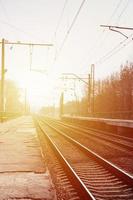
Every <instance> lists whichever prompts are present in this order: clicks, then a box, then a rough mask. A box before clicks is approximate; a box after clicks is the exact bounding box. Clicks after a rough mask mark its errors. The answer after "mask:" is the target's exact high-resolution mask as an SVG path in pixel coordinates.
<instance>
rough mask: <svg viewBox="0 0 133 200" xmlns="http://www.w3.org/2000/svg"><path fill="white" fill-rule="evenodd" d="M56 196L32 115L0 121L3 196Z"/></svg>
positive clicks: (6, 198) (47, 198) (42, 198)
mask: <svg viewBox="0 0 133 200" xmlns="http://www.w3.org/2000/svg"><path fill="white" fill-rule="evenodd" d="M10 199H14V200H15V199H21V200H22V199H34V200H35V199H37V200H39V199H40V200H54V199H56V195H55V190H54V187H53V185H52V181H51V178H50V175H49V173H48V171H47V169H46V166H45V165H44V162H43V159H42V155H41V148H40V144H39V141H38V138H37V134H36V130H35V127H34V125H33V121H32V118H31V117H29V116H28V117H21V118H18V119H14V120H11V121H8V122H5V123H3V124H0V200H10Z"/></svg>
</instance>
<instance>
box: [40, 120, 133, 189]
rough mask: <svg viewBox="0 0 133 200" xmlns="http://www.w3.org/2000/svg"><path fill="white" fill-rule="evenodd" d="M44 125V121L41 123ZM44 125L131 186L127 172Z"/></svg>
mask: <svg viewBox="0 0 133 200" xmlns="http://www.w3.org/2000/svg"><path fill="white" fill-rule="evenodd" d="M43 123H44V121H43ZM45 124H47V125H48V126H49V127H50V128H51V129H53V130H54V131H56V132H57V133H59V134H60V135H62V136H64V137H65V138H66V139H67V140H68V141H70V142H72V143H73V144H75V145H76V146H77V147H79V148H80V149H81V150H82V151H83V152H85V153H87V154H89V155H90V156H91V157H92V158H93V159H95V160H96V161H98V163H102V165H103V166H104V167H106V168H107V169H108V170H109V171H110V172H111V173H112V172H113V173H114V174H115V175H117V177H119V178H120V179H122V180H123V181H124V182H126V183H127V184H128V185H129V186H131V187H132V186H133V177H132V176H131V175H130V174H128V173H127V172H125V171H123V170H122V169H120V168H119V167H117V166H116V165H114V164H113V163H111V162H109V161H108V160H106V159H104V158H102V157H101V156H100V155H98V154H97V153H95V152H93V151H92V150H90V149H88V148H87V147H85V146H84V145H82V144H81V143H79V142H77V141H76V140H74V139H73V138H71V137H69V136H68V135H66V134H64V133H63V132H62V131H60V130H58V129H57V128H55V127H53V126H51V125H50V124H49V123H48V122H46V121H45Z"/></svg>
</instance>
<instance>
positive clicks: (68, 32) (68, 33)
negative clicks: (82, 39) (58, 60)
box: [58, 0, 86, 56]
mask: <svg viewBox="0 0 133 200" xmlns="http://www.w3.org/2000/svg"><path fill="white" fill-rule="evenodd" d="M85 1H86V0H83V1H82V2H81V4H80V6H79V9H78V11H77V13H76V15H75V16H74V18H73V20H72V23H71V25H70V27H69V29H68V30H67V33H66V35H65V37H64V39H63V42H62V44H61V46H60V49H59V52H61V50H62V49H63V47H64V45H65V42H66V40H67V38H68V36H69V35H70V32H71V30H72V28H73V26H74V24H75V22H76V20H77V18H78V16H79V14H80V11H81V9H82V7H83V5H84V3H85ZM58 56H59V55H58Z"/></svg>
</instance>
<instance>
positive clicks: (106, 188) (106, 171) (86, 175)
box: [37, 120, 133, 200]
mask: <svg viewBox="0 0 133 200" xmlns="http://www.w3.org/2000/svg"><path fill="white" fill-rule="evenodd" d="M37 121H38V125H39V126H40V128H41V130H42V132H43V133H44V134H45V135H46V136H47V138H48V140H49V142H50V144H51V145H52V148H54V150H55V152H56V154H57V155H58V156H57V157H59V158H60V157H62V158H60V159H61V160H62V159H63V162H65V165H66V166H67V167H66V170H67V171H69V173H71V176H69V178H70V179H71V180H73V181H72V182H73V183H74V185H76V187H77V189H78V190H79V191H81V193H83V194H82V195H83V196H84V197H83V198H81V199H99V200H102V199H108V200H116V199H117V200H118V199H119V200H120V199H121V200H122V199H123V200H125V199H126V200H127V199H128V200H131V199H133V179H132V177H131V176H130V175H129V174H127V173H125V172H124V171H122V170H121V169H119V168H118V167H116V166H114V165H113V164H111V163H110V162H108V161H107V160H105V159H103V158H102V157H100V156H99V155H97V154H96V153H94V152H93V151H91V150H90V149H88V148H86V147H85V146H83V145H82V144H80V143H79V142H77V141H76V140H74V139H72V138H70V137H69V136H67V135H65V134H64V133H63V132H61V131H59V130H58V129H57V128H55V127H54V126H53V125H51V124H49V123H48V122H47V121H42V120H37ZM70 171H71V172H70ZM67 173H68V172H67ZM82 195H81V196H82Z"/></svg>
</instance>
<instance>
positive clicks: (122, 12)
mask: <svg viewBox="0 0 133 200" xmlns="http://www.w3.org/2000/svg"><path fill="white" fill-rule="evenodd" d="M129 1H130V0H127V2H126V4H125V6H124V8H123V10H122V11H121V13H120V15H119V16H118V19H117V23H119V21H120V18H121V16H122V15H123V14H124V12H125V10H126V9H127V7H128V4H129Z"/></svg>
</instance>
